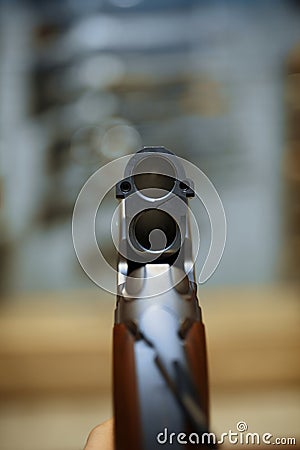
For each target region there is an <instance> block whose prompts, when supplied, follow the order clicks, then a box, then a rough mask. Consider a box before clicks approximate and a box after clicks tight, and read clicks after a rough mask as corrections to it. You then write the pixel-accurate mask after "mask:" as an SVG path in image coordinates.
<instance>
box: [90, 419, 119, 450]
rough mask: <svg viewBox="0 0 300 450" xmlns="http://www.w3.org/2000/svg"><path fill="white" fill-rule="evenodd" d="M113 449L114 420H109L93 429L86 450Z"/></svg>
mask: <svg viewBox="0 0 300 450" xmlns="http://www.w3.org/2000/svg"><path fill="white" fill-rule="evenodd" d="M113 448H114V444H113V419H109V420H107V421H106V422H104V423H102V424H101V425H98V426H96V427H95V428H93V429H92V431H91V432H90V434H89V436H88V438H87V441H86V444H85V447H84V450H113Z"/></svg>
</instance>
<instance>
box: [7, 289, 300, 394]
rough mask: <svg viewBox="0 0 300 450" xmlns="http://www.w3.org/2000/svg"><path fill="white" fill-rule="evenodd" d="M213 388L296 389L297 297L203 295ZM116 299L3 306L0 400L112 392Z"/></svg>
mask: <svg viewBox="0 0 300 450" xmlns="http://www.w3.org/2000/svg"><path fill="white" fill-rule="evenodd" d="M200 297H201V298H200V300H201V304H202V310H203V315H204V318H205V324H206V328H207V340H208V354H209V365H210V378H211V385H212V387H216V388H220V389H223V388H224V389H235V390H236V389H239V388H245V386H246V385H247V386H252V387H256V388H264V387H266V386H267V387H270V386H271V385H284V384H289V385H297V384H298V383H299V380H300V364H299V343H300V339H299V338H300V327H299V317H300V314H299V302H298V292H297V290H296V289H292V288H284V287H267V288H251V289H250V288H249V289H229V288H227V289H203V290H202V291H201V289H200ZM113 311H114V298H113V296H110V295H107V294H104V293H102V292H99V293H98V292H95V291H91V292H85V291H84V292H76V293H58V294H41V295H36V294H35V295H31V296H22V297H19V298H14V299H2V303H1V307H0V363H1V371H0V392H1V394H4V393H6V394H13V393H19V392H24V393H25V392H37V391H53V390H55V391H57V390H63V391H72V390H76V391H78V390H81V389H82V390H94V389H97V390H99V389H110V386H111V381H110V378H111V335H112V324H113Z"/></svg>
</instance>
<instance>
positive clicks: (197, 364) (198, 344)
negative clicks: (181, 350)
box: [185, 322, 209, 425]
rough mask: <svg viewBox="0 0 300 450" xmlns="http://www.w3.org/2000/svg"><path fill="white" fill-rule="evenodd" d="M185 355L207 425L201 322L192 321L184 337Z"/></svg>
mask: <svg viewBox="0 0 300 450" xmlns="http://www.w3.org/2000/svg"><path fill="white" fill-rule="evenodd" d="M185 349H186V355H187V359H188V362H189V366H190V369H191V375H192V377H193V380H194V383H195V386H196V388H197V392H198V395H199V399H200V403H201V407H202V409H203V412H204V414H205V416H206V418H207V424H208V425H209V396H208V373H207V355H206V340H205V328H204V325H203V323H202V322H194V323H193V325H192V326H191V328H190V330H189V331H188V333H187V336H186V338H185Z"/></svg>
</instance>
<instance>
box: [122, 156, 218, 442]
mask: <svg viewBox="0 0 300 450" xmlns="http://www.w3.org/2000/svg"><path fill="white" fill-rule="evenodd" d="M193 196H194V191H193V183H192V180H187V179H186V177H185V171H184V168H183V166H182V164H181V162H180V161H179V159H178V158H177V157H176V156H175V155H174V154H173V153H172V152H170V151H169V150H167V149H165V148H164V147H146V148H143V149H142V150H140V151H138V152H137V153H136V154H135V155H134V156H133V157H132V158H131V159H130V160H129V162H128V164H127V166H126V168H125V172H124V178H123V179H122V180H120V181H119V182H118V183H117V185H116V197H117V198H118V199H119V200H120V205H119V206H120V217H119V235H120V238H119V249H118V251H119V254H118V267H117V269H118V280H117V283H118V293H117V304H116V309H115V324H114V329H113V390H114V417H115V422H114V433H115V449H116V450H153V449H156V448H161V447H162V444H164V445H163V446H164V448H172V449H173V450H175V449H183V448H190V447H189V445H190V444H194V443H195V441H193V442H192V443H191V442H190V441H187V440H186V436H190V437H191V436H192V434H194V438H195V436H196V435H197V436H198V437H199V438H200V444H199V445H198V446H195V445H191V448H199V447H201V448H208V444H206V443H205V444H203V443H202V444H201V437H202V436H203V435H205V434H208V433H209V401H208V376H207V355H206V343H205V329H204V325H203V322H202V319H201V309H200V306H199V304H198V300H197V295H196V293H197V285H196V282H195V274H194V263H193V257H192V242H191V232H190V224H189V211H188V201H189V198H191V197H193ZM180 433H181V434H180Z"/></svg>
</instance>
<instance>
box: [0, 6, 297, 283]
mask: <svg viewBox="0 0 300 450" xmlns="http://www.w3.org/2000/svg"><path fill="white" fill-rule="evenodd" d="M0 29H1V44H2V45H1V50H0V51H1V53H0V58H1V72H0V83H1V84H0V89H1V105H0V114H1V115H0V136H1V138H0V139H1V141H0V144H1V160H0V161H1V166H0V167H1V168H0V176H1V210H0V211H1V212H0V224H1V237H0V243H1V244H0V245H1V247H0V248H1V250H0V251H1V287H2V290H6V291H8V292H20V291H24V290H25V291H32V290H43V289H47V290H49V289H50V290H58V289H69V288H78V287H86V286H90V285H91V283H90V281H89V280H88V279H87V278H86V277H85V275H84V273H83V272H82V270H81V268H80V266H79V265H78V263H77V261H76V258H75V254H74V251H73V247H72V240H71V233H70V223H71V214H72V208H73V205H74V201H75V199H76V196H77V195H78V193H79V191H80V188H81V186H82V185H83V183H84V182H85V181H86V180H87V178H88V177H89V176H90V175H91V174H92V173H93V172H94V171H95V170H96V169H97V168H99V167H100V166H101V165H103V164H105V163H107V162H108V161H110V160H112V159H114V158H116V157H118V156H122V155H124V154H127V153H132V152H134V151H136V150H137V149H139V148H140V147H141V146H143V145H164V146H166V147H168V148H170V149H171V150H173V151H175V152H176V153H177V154H178V155H180V156H183V157H185V158H187V159H189V160H190V161H192V162H194V163H196V164H197V165H198V166H199V167H200V168H201V169H202V170H203V171H204V172H205V173H206V174H207V175H208V176H209V177H210V179H211V180H212V181H213V183H214V184H215V186H216V187H217V190H218V191H219V193H220V196H221V198H222V200H223V203H224V206H225V210H226V214H227V220H228V240H227V247H226V250H225V254H224V257H223V262H222V265H221V266H220V267H219V269H218V271H217V273H216V275H215V276H214V277H213V279H212V280H211V281H210V283H212V284H219V285H222V284H231V285H232V284H249V283H254V284H257V283H266V282H273V281H275V280H279V279H281V278H282V275H283V273H284V270H283V263H282V249H283V247H284V246H285V245H286V244H285V243H286V242H287V241H286V240H285V233H286V232H287V230H286V229H285V228H284V227H283V226H282V215H283V212H284V211H285V206H286V205H285V200H284V195H283V193H284V184H283V175H282V160H283V154H284V153H283V152H284V139H285V104H284V97H283V90H284V83H285V67H286V60H287V55H288V53H289V52H290V50H291V49H292V48H293V47H294V45H295V44H296V43H297V42H299V41H300V14H299V9H298V6H297V2H289V1H285V2H283V1H272V2H270V1H262V2H255V1H254V2H244V1H233V0H231V1H225V2H224V1H223V2H222V1H212V2H208V1H200V0H199V1H193V0H189V1H183V0H182V1H180V0H176V1H173V2H171V1H166V0H164V1H161V2H158V1H146V0H111V1H109V0H106V1H104V0H103V1H101V2H98V1H95V0H89V1H87V2H83V1H78V0H72V1H65V2H64V1H51V2H50V1H49V2H48V1H44V2H38V1H31V2H24V1H19V2H2V3H1V27H0ZM115 206H116V205H115V204H114V201H113V200H112V201H110V202H107V205H106V206H105V207H103V209H102V211H101V214H102V215H104V216H106V215H107V217H109V214H110V211H111V210H112V209H114V208H115ZM195 209H196V213H197V214H198V217H199V221H200V226H201V233H202V237H203V239H202V242H203V243H204V246H203V248H202V251H203V254H204V253H205V251H207V248H208V245H209V239H210V234H209V224H208V218H207V216H206V214H205V210H204V209H201V208H200V206H199V205H196V206H195ZM102 228H103V227H102ZM105 233H106V231H105V230H104V229H102V230H99V236H98V239H99V242H100V245H102V246H103V247H105V245H106V242H107V239H106V234H105ZM105 250H106V252H108V253H110V254H113V252H114V249H113V248H111V247H109V248H107V249H105Z"/></svg>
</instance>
